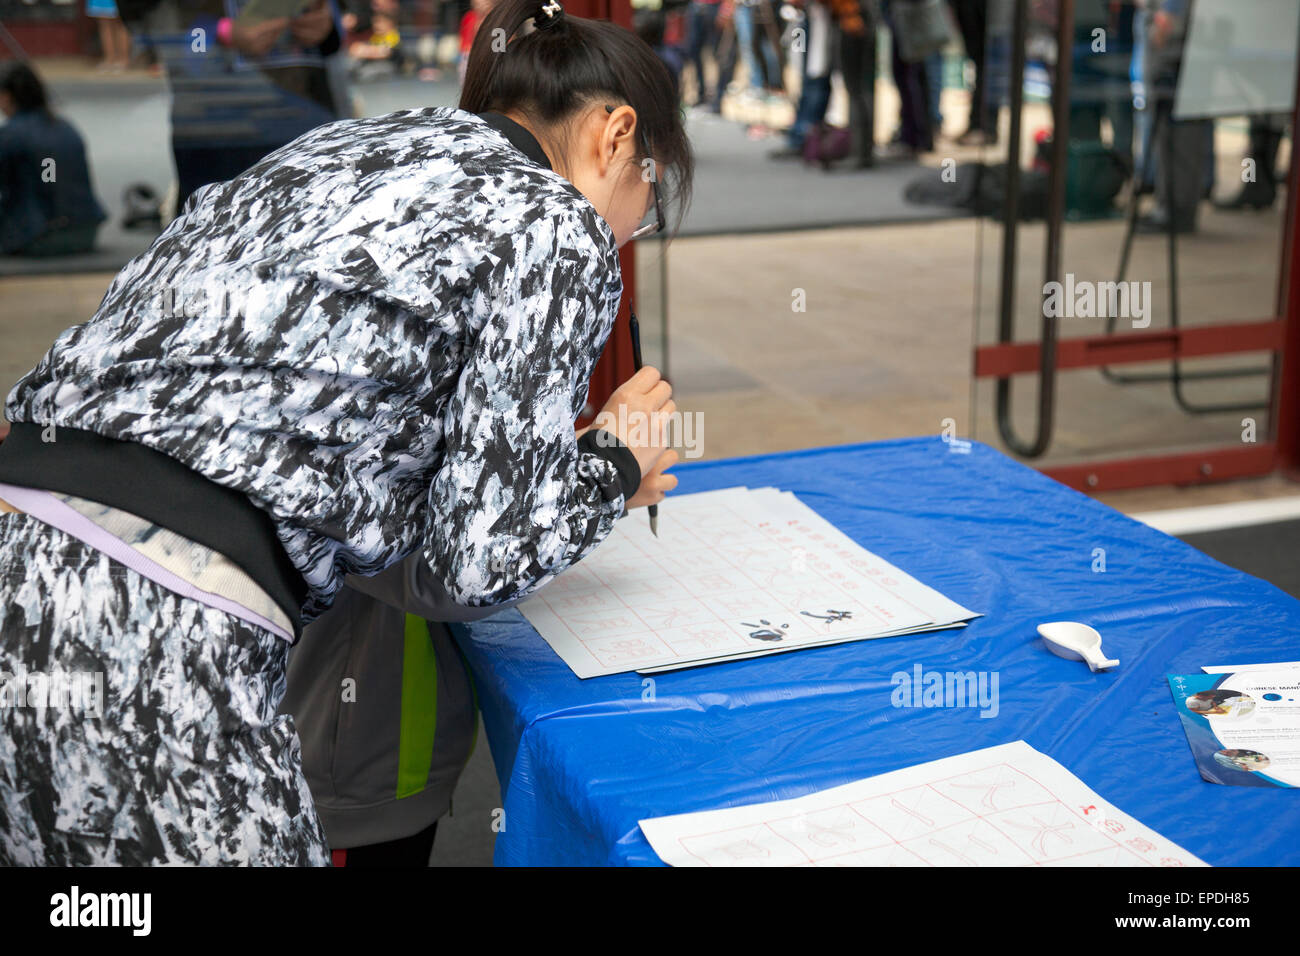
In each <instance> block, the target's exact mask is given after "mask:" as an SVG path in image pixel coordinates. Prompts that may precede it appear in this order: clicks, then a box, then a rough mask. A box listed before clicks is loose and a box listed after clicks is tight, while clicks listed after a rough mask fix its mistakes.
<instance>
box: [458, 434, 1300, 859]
mask: <svg viewBox="0 0 1300 956" xmlns="http://www.w3.org/2000/svg"><path fill="white" fill-rule="evenodd" d="M676 473H677V474H678V475H679V478H680V485H679V487H678V489H677V493H688V492H694V491H706V490H710V489H714V488H725V487H729V486H733V485H748V486H750V487H760V486H763V485H775V486H777V487H779V488H782V489H788V490H790V491H793V492H794V493H795V494H797V495H798V496H799V497H800V498H801V499H802V500H803V501H804V502H805V503H806V504H808V505H809V506H810V507H811V508H813V509H814V510H815V511H817V512H819V513H820V514H822V515H823V516H824V517H826V518H827V519H828V520H830V521H831V522H832V523H834V524H835V525H836V526H838V527H839V528H841V529H842V530H843V531H844V532H845V533H847V534H848V535H850V536H851V537H852V538H854V539H855V540H856V541H858V542H859V543H860V544H862V546H863V547H866V548H868V549H869V550H871V551H875V552H877V553H878V554H880V555H881V556H882V557H884V558H885V559H886V560H888V561H890V562H892V563H894V564H896V565H898V566H899V567H901V568H903V569H904V570H905V571H907V572H908V573H910V574H912V575H914V576H915V577H917V578H919V579H920V580H922V581H924V582H925V583H926V584H929V585H931V586H932V587H934V588H937V589H938V590H940V591H942V592H943V593H945V594H946V595H948V596H949V597H951V598H952V599H953V600H955V601H957V602H959V603H961V604H964V605H965V606H967V607H969V608H971V609H972V610H976V611H982V612H983V613H984V614H985V615H986V616H985V617H983V618H980V619H978V620H976V621H975V622H974V623H972V624H971V625H970V626H969V627H967V628H965V629H956V630H948V631H941V632H937V633H932V634H921V635H913V636H908V637H896V638H887V639H883V640H875V641H864V642H859V643H854V644H843V645H839V646H834V647H827V648H818V649H812V650H802V651H795V652H792V653H789V654H778V655H773V656H770V657H765V658H758V659H754V660H749V661H740V662H734V663H730V664H718V665H712V666H708V667H701V668H695V669H692V670H685V671H677V672H672V673H667V674H659V675H656V676H655V677H654V682H653V685H647V684H645V683H644V682H645V681H646V678H643V677H641V676H640V675H638V674H620V675H613V676H608V677H600V678H592V679H589V680H585V681H584V680H579V679H578V678H577V677H575V676H574V675H573V673H572V672H571V671H570V670H569V669H568V667H567V666H565V664H564V663H563V662H562V661H561V660H560V659H559V658H558V657H557V656H556V655H555V654H554V652H552V651H551V649H550V647H549V646H547V644H546V643H545V642H544V641H543V640H542V639H541V638H540V637H539V636H538V635H537V633H536V631H534V630H533V628H532V627H531V626H529V624H528V623H527V621H525V620H524V619H523V617H522V615H520V614H519V612H518V611H516V610H513V609H511V610H506V611H502V612H501V613H500V614H497V615H494V616H492V617H490V618H488V619H486V620H483V621H480V622H477V623H475V624H472V625H465V626H457V628H456V633H457V639H458V641H459V642H460V644H461V647H462V649H463V650H464V651H465V654H466V657H467V659H468V661H469V663H470V667H471V670H472V671H473V674H474V678H475V683H476V686H477V692H478V698H479V703H480V705H481V707H482V710H483V717H484V723H485V726H486V728H487V732H488V737H489V741H490V743H491V748H492V755H493V759H494V761H495V764H496V769H497V774H498V776H499V778H500V781H501V792H502V794H503V800H504V810H505V816H504V821H503V822H504V824H505V826H504V829H503V830H502V831H501V832H500V833H499V834H498V836H497V843H496V853H495V862H496V865H498V866H502V865H662V864H661V862H660V861H659V859H658V857H657V856H655V854H654V851H653V850H651V848H650V845H649V844H648V843H647V842H646V840H645V838H644V837H643V836H642V835H641V830H640V828H639V827H638V825H637V821H638V820H640V819H644V818H646V817H651V816H663V815H667V814H673V813H684V812H687V811H691V810H705V809H714V808H720V807H726V806H733V805H738V804H744V803H753V802H757V801H765V800H778V799H785V798H788V797H795V796H799V795H802V794H805V793H808V792H810V791H813V790H819V789H823V788H826V787H833V786H837V785H839V784H842V783H848V782H849V781H852V780H857V779H861V778H863V777H869V776H873V775H875V774H878V773H884V772H886V771H889V770H895V769H898V768H900V767H906V766H910V765H913V764H917V763H922V762H924V761H927V760H935V759H938V758H940V757H946V756H950V755H953V754H958V753H964V752H966V751H970V750H975V749H979V748H981V747H988V746H993V745H994V744H1000V743H1006V742H1008V741H1012V740H1017V739H1023V740H1025V741H1027V742H1028V743H1029V744H1030V745H1031V746H1033V747H1035V748H1037V749H1038V750H1041V751H1042V752H1044V753H1046V754H1047V755H1049V756H1051V757H1053V758H1054V759H1056V760H1057V761H1059V762H1060V763H1062V764H1064V765H1065V767H1066V768H1067V769H1069V770H1070V771H1072V772H1073V773H1075V774H1076V775H1078V776H1079V777H1080V778H1081V779H1082V780H1083V781H1084V783H1086V784H1087V785H1088V786H1090V787H1091V788H1092V789H1094V790H1096V791H1097V792H1098V793H1099V794H1101V795H1102V796H1103V797H1105V798H1106V799H1107V800H1109V801H1111V802H1112V803H1114V804H1115V805H1116V806H1118V807H1119V808H1120V809H1122V810H1124V811H1126V812H1128V813H1130V814H1132V815H1133V816H1135V817H1137V818H1138V819H1139V820H1141V821H1142V822H1144V823H1146V824H1147V825H1148V826H1150V827H1152V828H1154V829H1155V830H1157V831H1159V832H1161V833H1163V834H1164V835H1165V836H1167V837H1168V838H1169V839H1171V840H1173V841H1174V842H1176V843H1179V844H1182V845H1183V846H1184V847H1186V848H1187V849H1188V850H1189V851H1191V852H1192V853H1194V854H1196V855H1197V856H1199V857H1201V859H1203V860H1205V861H1206V862H1208V863H1211V864H1217V865H1243V866H1244V865H1289V866H1295V865H1300V794H1295V793H1292V792H1290V791H1287V790H1282V789H1264V788H1253V787H1227V786H1218V785H1215V784H1211V783H1206V782H1204V781H1202V780H1201V777H1200V775H1199V773H1198V772H1197V770H1196V766H1195V763H1194V761H1193V760H1192V754H1191V751H1190V750H1189V748H1188V745H1187V741H1186V738H1185V737H1184V734H1183V730H1182V727H1181V725H1180V723H1179V720H1178V715H1177V713H1176V711H1175V709H1174V704H1173V699H1172V697H1171V695H1170V691H1169V688H1168V685H1167V683H1166V681H1165V674H1166V673H1194V672H1197V671H1198V670H1199V669H1200V666H1201V665H1203V664H1223V663H1231V664H1239V663H1250V662H1262V661H1278V660H1297V659H1300V602H1297V601H1296V600H1294V599H1293V598H1291V597H1289V596H1288V595H1286V594H1284V593H1282V592H1281V591H1279V590H1278V589H1277V588H1275V587H1273V586H1272V585H1270V584H1268V583H1266V582H1264V581H1261V580H1259V579H1257V578H1253V577H1250V576H1249V575H1246V574H1243V573H1241V572H1239V571H1236V570H1233V569H1231V568H1228V567H1226V566H1224V565H1222V564H1220V563H1218V562H1217V561H1214V560H1213V559H1211V558H1209V557H1207V556H1205V555H1203V554H1201V553H1200V552H1199V551H1196V550H1195V549H1193V548H1191V547H1189V546H1187V545H1185V544H1183V543H1182V542H1180V541H1178V540H1177V539H1175V538H1171V537H1169V536H1167V535H1165V534H1163V533H1162V532H1159V531H1156V530H1154V529H1152V528H1149V527H1147V526H1145V525H1143V524H1140V523H1138V522H1135V521H1133V520H1131V519H1129V518H1127V517H1125V516H1124V515H1121V514H1120V513H1118V512H1116V511H1114V510H1113V509H1111V508H1109V507H1107V506H1105V505H1102V504H1100V503H1098V502H1096V501H1093V500H1092V499H1090V498H1088V497H1087V496H1085V495H1082V494H1079V493H1078V492H1075V491H1073V490H1071V489H1069V488H1066V487H1065V486H1063V485H1060V484H1057V483H1056V482H1054V481H1052V480H1051V479H1049V478H1046V477H1044V476H1043V475H1041V474H1039V473H1038V472H1037V471H1034V470H1033V469H1031V468H1028V467H1026V466H1024V465H1021V464H1019V463H1017V462H1014V461H1012V460H1011V459H1009V458H1007V457H1005V456H1003V455H1002V454H1000V453H999V452H997V451H995V450H993V449H992V448H989V447H987V446H985V445H982V444H979V443H972V444H971V446H970V447H969V451H967V452H965V453H963V452H962V450H961V446H960V445H955V444H949V443H946V442H944V441H942V440H940V439H939V438H938V437H935V438H915V439H904V440H898V441H883V442H874V443H870V444H860V445H848V446H838V447H832V448H818V449H812V450H807V451H799V452H790V453H783V454H777V455H764V456H758V457H752V458H740V459H728V460H724V461H713V462H703V463H684V464H683V465H681V466H679V467H678V468H677V469H676ZM625 520H645V517H644V513H643V512H640V511H638V512H637V513H636V514H635V515H634V516H633V517H632V518H631V519H625ZM671 520H672V499H671V497H670V498H669V499H668V500H667V501H666V502H665V503H664V504H663V505H662V506H661V508H660V521H671ZM1103 562H1104V563H1103ZM1102 568H1104V570H1102ZM1053 620H1077V621H1083V622H1086V623H1089V624H1091V625H1092V626H1094V627H1096V628H1097V629H1098V630H1099V631H1101V633H1102V637H1103V642H1104V643H1103V646H1104V648H1105V650H1106V652H1107V654H1108V655H1109V656H1110V657H1112V658H1118V659H1119V660H1120V662H1121V665H1120V667H1119V668H1117V669H1116V670H1114V671H1110V672H1103V673H1098V674H1093V673H1091V672H1090V671H1089V670H1088V668H1087V666H1086V665H1084V664H1082V663H1079V662H1075V661H1067V660H1062V659H1060V658H1057V657H1054V656H1052V655H1051V654H1050V653H1049V652H1048V651H1047V650H1046V648H1045V647H1044V646H1043V643H1042V641H1041V639H1039V638H1038V636H1037V634H1036V632H1035V627H1036V626H1037V625H1038V624H1040V623H1043V622H1046V621H1053ZM918 664H919V665H921V667H922V668H923V670H924V671H930V670H935V671H945V672H946V671H976V672H980V671H987V672H996V673H997V675H998V682H999V709H998V713H997V715H996V716H994V717H981V716H980V710H979V708H978V707H967V708H956V707H949V708H923V707H895V706H893V704H892V703H891V696H892V694H893V691H894V689H895V684H894V682H893V681H892V680H891V677H892V675H894V674H895V673H899V672H908V673H912V672H913V669H914V667H915V666H916V665H918ZM651 690H652V691H653V693H651Z"/></svg>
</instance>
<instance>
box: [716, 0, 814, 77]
mask: <svg viewBox="0 0 1300 956" xmlns="http://www.w3.org/2000/svg"><path fill="white" fill-rule="evenodd" d="M731 19H732V23H733V24H735V28H736V46H737V47H738V48H739V52H740V57H741V60H742V61H743V62H744V64H745V72H746V73H748V74H749V76H748V77H747V78H746V82H747V84H748V86H749V89H750V90H752V91H755V92H757V91H759V90H762V88H763V68H762V67H761V66H760V65H759V62H758V56H757V55H756V54H755V53H754V8H753V7H751V6H748V5H747V4H745V3H743V2H741V0H737V2H736V6H735V12H734V13H733V14H732V17H731ZM806 29H807V27H806V26H805V30H806ZM805 55H806V54H805Z"/></svg>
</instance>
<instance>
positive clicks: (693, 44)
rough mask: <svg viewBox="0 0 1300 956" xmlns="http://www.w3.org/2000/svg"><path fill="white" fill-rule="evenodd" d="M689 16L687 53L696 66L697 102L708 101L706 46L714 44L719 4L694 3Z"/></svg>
mask: <svg viewBox="0 0 1300 956" xmlns="http://www.w3.org/2000/svg"><path fill="white" fill-rule="evenodd" d="M688 16H689V19H688V20H687V34H686V54H687V56H688V57H689V58H690V61H691V63H692V64H693V65H694V67H695V84H696V94H695V102H697V103H706V102H708V96H709V94H708V90H707V84H706V83H705V79H704V48H705V47H706V46H710V45H712V39H713V33H714V25H715V23H716V21H717V17H718V5H717V4H715V3H692V4H691V6H690V10H689V11H688Z"/></svg>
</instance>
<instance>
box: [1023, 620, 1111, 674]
mask: <svg viewBox="0 0 1300 956" xmlns="http://www.w3.org/2000/svg"><path fill="white" fill-rule="evenodd" d="M1038 633H1039V634H1040V635H1042V638H1043V642H1044V643H1045V644H1046V645H1047V649H1048V650H1049V651H1051V652H1052V653H1053V654H1055V655H1056V656H1057V657H1064V658H1066V659H1068V660H1072V661H1087V663H1088V669H1089V670H1091V671H1093V672H1094V673H1095V672H1097V671H1099V670H1105V669H1106V668H1108V667H1118V666H1119V661H1109V660H1107V659H1106V655H1105V654H1103V653H1102V652H1101V635H1100V634H1098V633H1097V632H1096V631H1095V630H1093V629H1092V628H1090V627H1089V626H1088V625H1087V624H1080V623H1078V622H1077V621H1053V622H1052V623H1050V624H1040V625H1038Z"/></svg>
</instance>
